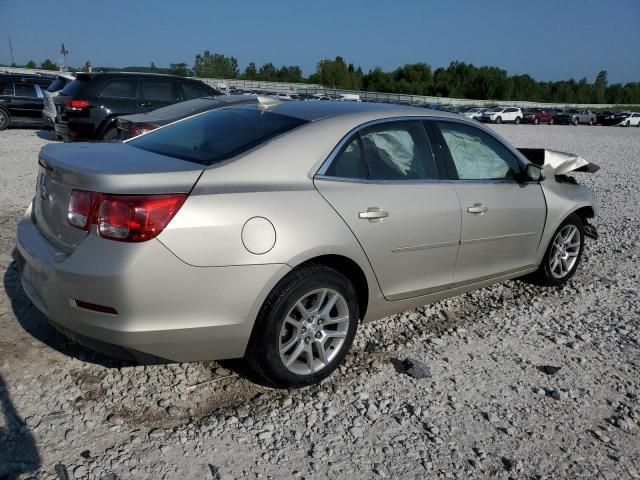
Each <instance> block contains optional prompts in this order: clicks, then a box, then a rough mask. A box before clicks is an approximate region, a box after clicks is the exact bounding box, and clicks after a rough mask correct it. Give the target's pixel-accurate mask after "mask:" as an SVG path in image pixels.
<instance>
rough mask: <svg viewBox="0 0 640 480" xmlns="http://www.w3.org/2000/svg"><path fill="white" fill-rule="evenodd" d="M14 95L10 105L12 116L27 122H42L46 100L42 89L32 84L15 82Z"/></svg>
mask: <svg viewBox="0 0 640 480" xmlns="http://www.w3.org/2000/svg"><path fill="white" fill-rule="evenodd" d="M13 88H14V94H13V98H12V101H11V103H10V105H11V107H10V109H9V111H10V112H11V116H12V117H14V118H16V119H20V120H22V121H25V122H40V121H41V120H42V108H43V107H44V99H43V97H42V92H41V91H40V89H39V88H38V87H37V86H36V85H33V84H30V83H19V82H14V84H13Z"/></svg>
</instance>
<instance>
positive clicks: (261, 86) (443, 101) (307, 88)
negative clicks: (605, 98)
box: [0, 67, 631, 110]
mask: <svg viewBox="0 0 640 480" xmlns="http://www.w3.org/2000/svg"><path fill="white" fill-rule="evenodd" d="M3 71H5V72H10V73H29V74H33V73H41V74H49V75H51V74H55V73H56V72H52V71H49V70H37V69H33V70H32V69H28V68H12V67H0V72H3ZM196 79H197V80H201V81H203V82H204V83H207V84H209V85H211V86H214V87H220V86H221V85H225V86H227V87H229V88H239V89H242V90H254V91H262V92H283V93H300V94H326V95H341V94H344V93H350V94H356V95H359V96H360V98H361V99H363V100H369V101H374V102H401V103H407V104H411V105H425V104H426V105H432V104H437V105H454V106H465V105H469V106H471V105H473V106H479V107H484V106H495V105H505V106H514V107H525V108H526V107H549V108H567V107H569V108H593V109H615V110H626V109H627V108H626V107H630V106H631V105H620V104H605V103H544V102H527V101H523V100H473V99H468V98H448V97H428V96H423V95H405V94H401V93H384V92H366V91H359V90H340V89H334V88H326V87H323V86H322V85H317V84H312V83H285V82H264V81H259V80H239V79H235V78H227V79H224V78H198V77H196Z"/></svg>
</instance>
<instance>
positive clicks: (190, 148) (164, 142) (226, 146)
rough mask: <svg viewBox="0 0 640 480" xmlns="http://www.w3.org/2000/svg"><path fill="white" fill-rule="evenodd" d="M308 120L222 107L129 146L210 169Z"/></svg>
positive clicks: (154, 133) (135, 140)
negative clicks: (211, 166)
mask: <svg viewBox="0 0 640 480" xmlns="http://www.w3.org/2000/svg"><path fill="white" fill-rule="evenodd" d="M305 123H308V122H307V121H306V120H302V119H299V118H294V117H289V116H287V115H280V114H278V113H274V112H260V111H259V110H257V109H250V108H221V109H216V110H212V111H209V112H206V113H203V114H200V115H195V116H193V117H190V118H187V119H185V120H182V121H179V122H177V123H174V124H173V125H169V126H167V127H165V128H161V129H159V130H156V131H154V132H150V133H147V134H146V135H143V136H141V137H137V138H135V139H134V140H132V141H129V142H127V145H130V146H132V147H136V148H139V149H141V150H146V151H148V152H153V153H158V154H160V155H166V156H169V157H174V158H180V159H182V160H187V161H190V162H194V163H199V164H201V165H205V166H209V165H213V164H214V163H218V162H222V161H224V160H228V159H230V158H233V157H235V156H237V155H240V154H241V153H244V152H246V151H248V150H250V149H252V148H254V147H257V146H259V145H261V144H263V143H265V142H267V141H268V140H270V139H272V138H274V137H276V136H278V135H281V134H283V133H285V132H288V131H290V130H293V129H294V128H296V127H299V126H301V125H303V124H305Z"/></svg>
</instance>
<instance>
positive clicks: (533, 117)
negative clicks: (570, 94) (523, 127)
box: [522, 108, 557, 125]
mask: <svg viewBox="0 0 640 480" xmlns="http://www.w3.org/2000/svg"><path fill="white" fill-rule="evenodd" d="M522 115H523V116H522V123H533V124H534V125H538V124H539V123H548V124H549V125H553V122H554V121H555V119H556V116H557V113H556V111H555V110H553V109H551V108H529V109H525V110H523V111H522Z"/></svg>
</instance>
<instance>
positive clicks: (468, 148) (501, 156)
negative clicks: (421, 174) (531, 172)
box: [437, 122, 520, 180]
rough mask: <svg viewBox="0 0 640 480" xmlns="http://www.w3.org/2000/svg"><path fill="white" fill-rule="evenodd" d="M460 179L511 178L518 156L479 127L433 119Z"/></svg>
mask: <svg viewBox="0 0 640 480" xmlns="http://www.w3.org/2000/svg"><path fill="white" fill-rule="evenodd" d="M437 125H438V127H439V128H440V132H441V133H442V136H443V137H444V140H445V143H446V144H447V147H448V149H449V153H450V155H451V159H452V160H453V164H454V165H455V168H456V171H457V172H458V179H460V180H513V179H515V178H516V176H517V175H518V174H519V173H520V164H519V162H518V159H517V158H516V157H515V155H514V154H513V153H511V152H510V151H509V150H508V149H507V147H505V146H504V145H502V144H501V143H500V142H499V141H498V140H496V139H495V138H493V137H492V136H491V135H489V134H487V133H485V132H483V131H482V130H480V129H478V128H476V127H473V126H470V125H464V124H460V123H453V122H437Z"/></svg>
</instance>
